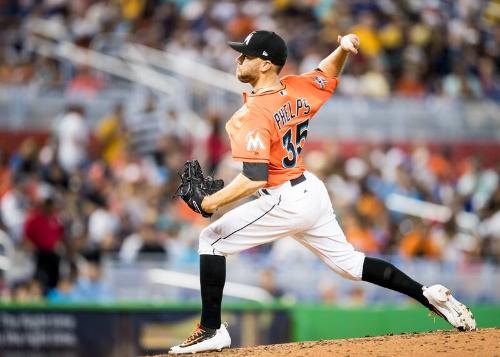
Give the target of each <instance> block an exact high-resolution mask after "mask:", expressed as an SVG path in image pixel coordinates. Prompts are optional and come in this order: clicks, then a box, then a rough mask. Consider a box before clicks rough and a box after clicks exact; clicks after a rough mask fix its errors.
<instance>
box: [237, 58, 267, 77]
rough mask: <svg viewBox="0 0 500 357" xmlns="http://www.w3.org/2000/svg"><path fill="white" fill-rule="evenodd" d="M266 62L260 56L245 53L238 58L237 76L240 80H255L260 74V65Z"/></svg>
mask: <svg viewBox="0 0 500 357" xmlns="http://www.w3.org/2000/svg"><path fill="white" fill-rule="evenodd" d="M263 62H266V61H265V60H263V59H261V58H259V57H251V56H247V55H244V54H243V53H242V54H240V55H239V56H238V58H236V63H237V66H236V77H237V78H238V80H239V81H240V82H243V83H250V82H255V81H256V80H257V79H258V78H259V75H260V66H261V65H262V64H263Z"/></svg>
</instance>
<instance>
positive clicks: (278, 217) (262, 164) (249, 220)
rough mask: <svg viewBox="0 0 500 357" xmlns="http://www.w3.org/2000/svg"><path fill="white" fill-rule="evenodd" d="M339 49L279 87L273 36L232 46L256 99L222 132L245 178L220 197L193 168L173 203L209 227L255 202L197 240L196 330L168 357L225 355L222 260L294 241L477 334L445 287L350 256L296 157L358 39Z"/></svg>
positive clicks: (346, 273)
mask: <svg viewBox="0 0 500 357" xmlns="http://www.w3.org/2000/svg"><path fill="white" fill-rule="evenodd" d="M338 42H339V47H338V48H337V49H336V50H335V51H333V52H332V53H331V54H330V55H328V56H327V57H326V58H325V59H323V60H322V61H321V62H320V63H319V64H318V67H317V68H316V69H314V70H312V71H310V72H307V73H304V74H301V75H291V76H286V77H283V78H280V77H279V73H280V71H281V69H282V67H283V65H284V64H285V61H286V58H287V47H286V44H285V41H284V40H283V39H282V38H281V37H280V36H278V35H277V34H276V33H274V32H269V31H254V32H252V33H250V34H249V35H248V36H247V37H246V38H245V40H244V41H243V42H241V43H240V42H229V46H231V47H232V48H233V49H234V50H236V51H238V52H239V53H240V55H239V56H238V58H237V59H236V63H237V67H236V76H237V77H238V79H239V80H240V81H241V82H244V83H249V84H250V85H251V86H252V88H253V90H252V91H251V92H250V93H244V94H243V106H242V107H241V108H240V109H239V110H238V111H237V112H236V113H234V115H233V116H232V117H231V119H230V120H229V121H228V122H227V124H226V131H227V133H228V135H229V138H230V142H231V151H232V157H233V159H234V160H237V161H241V162H242V163H243V169H242V172H241V173H240V174H239V175H238V176H236V178H234V179H233V181H232V182H231V183H229V184H228V185H227V186H225V187H223V183H221V182H220V180H214V179H213V178H210V177H207V178H204V177H203V173H202V172H201V169H200V168H199V165H198V164H197V162H196V161H190V162H188V163H186V165H185V169H184V173H183V175H182V184H181V186H180V187H179V195H180V196H181V197H182V198H183V199H184V200H185V201H186V202H187V203H188V205H189V206H190V207H191V208H192V209H193V210H195V211H196V212H198V213H200V214H202V215H203V216H205V217H209V216H211V215H212V213H213V212H215V211H216V210H217V209H218V208H219V207H221V206H224V205H227V204H229V203H231V202H234V201H237V200H240V199H242V198H244V197H247V196H249V195H251V194H254V193H257V194H258V195H259V198H258V199H255V200H253V201H250V202H247V203H245V204H242V205H241V206H239V207H237V208H235V209H233V210H231V211H229V212H228V213H226V214H225V215H223V216H222V217H221V218H219V219H218V220H216V221H214V222H212V223H211V224H210V225H209V226H208V227H206V228H205V229H204V230H203V231H202V232H201V234H200V237H199V254H200V283H201V299H202V311H201V321H200V323H199V324H198V326H197V327H196V329H195V330H194V332H193V333H192V334H191V336H189V337H188V338H187V339H186V340H185V341H184V342H183V343H182V344H180V345H178V346H174V347H172V348H171V349H170V350H169V353H170V354H181V353H196V352H201V351H210V350H221V349H223V348H227V347H230V345H231V338H230V336H229V333H228V331H227V329H226V325H225V324H221V303H222V291H223V289H224V282H225V279H226V255H228V254H235V253H239V252H241V251H243V250H245V249H248V248H251V247H254V246H257V245H260V244H264V243H268V242H272V241H274V240H276V239H280V238H284V237H293V238H294V239H296V240H297V241H298V242H300V243H301V244H302V245H304V246H305V247H306V248H308V249H310V250H311V251H312V252H313V253H315V254H316V255H317V256H318V257H319V258H320V259H321V260H322V261H323V262H324V263H325V264H327V265H328V266H329V267H330V268H331V269H332V270H333V271H335V272H336V273H338V274H340V275H342V276H343V277H345V278H347V279H352V280H363V281H367V282H370V283H373V284H377V285H379V286H382V287H385V288H388V289H392V290H395V291H399V292H400V293H403V294H406V295H408V296H410V297H412V298H414V299H416V300H417V301H419V302H420V303H422V304H423V305H424V306H426V307H427V308H429V309H430V310H432V311H434V312H435V313H437V314H438V315H440V316H442V317H443V318H444V319H446V320H447V321H448V322H449V323H450V324H451V325H453V326H454V327H456V328H457V329H459V330H474V329H475V328H476V321H475V320H474V317H473V315H472V314H471V312H470V311H469V309H468V308H467V307H466V306H465V305H463V304H461V303H460V302H458V301H457V300H456V299H455V298H454V297H453V296H452V295H451V292H450V290H449V289H447V288H446V287H444V286H442V285H433V286H430V287H426V286H423V285H422V284H420V283H418V282H416V281H414V280H413V279H411V278H410V277H408V276H407V275H406V274H404V273H403V272H402V271H400V270H399V269H398V268H396V267H395V266H394V265H392V264H390V263H388V262H385V261H383V260H380V259H375V258H370V257H365V255H364V254H363V253H362V252H358V251H356V250H354V248H353V246H352V245H351V244H350V243H349V242H348V241H347V239H346V237H345V235H344V233H343V231H342V229H341V228H340V226H339V224H338V222H337V220H336V217H335V213H334V211H333V208H332V203H331V201H330V197H329V195H328V192H327V190H326V188H325V185H324V184H323V182H322V181H321V180H319V179H318V178H317V177H316V176H315V175H313V174H312V173H310V172H308V171H307V170H306V168H305V167H304V162H303V159H302V156H301V152H302V149H303V148H304V146H305V145H306V142H307V136H308V130H309V125H311V124H313V119H314V115H315V114H316V113H317V111H318V110H319V109H320V108H321V106H322V105H323V104H324V103H325V102H326V101H327V100H328V99H329V98H330V96H331V95H332V94H333V92H334V91H335V88H336V87H337V85H338V78H339V76H340V73H341V72H342V68H343V66H344V63H345V61H346V58H347V56H348V54H349V53H352V54H356V53H357V52H358V48H359V39H358V37H357V36H356V35H353V34H349V35H346V36H343V37H340V36H339V38H338Z"/></svg>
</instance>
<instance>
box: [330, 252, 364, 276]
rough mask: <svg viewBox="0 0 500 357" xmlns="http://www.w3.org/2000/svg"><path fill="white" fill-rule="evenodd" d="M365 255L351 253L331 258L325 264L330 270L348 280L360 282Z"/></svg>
mask: <svg viewBox="0 0 500 357" xmlns="http://www.w3.org/2000/svg"><path fill="white" fill-rule="evenodd" d="M364 260H365V255H364V254H363V253H361V252H357V251H352V252H349V253H348V254H344V255H339V256H335V257H332V259H331V261H330V263H328V262H327V264H328V265H329V266H330V268H331V269H332V270H334V271H335V272H336V273H338V274H340V275H341V276H342V277H344V278H346V279H349V280H361V276H362V275H363V263H364Z"/></svg>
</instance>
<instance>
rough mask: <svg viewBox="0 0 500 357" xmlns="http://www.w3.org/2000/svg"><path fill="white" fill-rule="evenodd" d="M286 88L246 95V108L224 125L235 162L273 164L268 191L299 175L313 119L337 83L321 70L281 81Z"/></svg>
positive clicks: (241, 109)
mask: <svg viewBox="0 0 500 357" xmlns="http://www.w3.org/2000/svg"><path fill="white" fill-rule="evenodd" d="M281 83H282V84H283V86H282V88H281V89H279V90H276V91H272V92H263V93H260V94H248V93H243V101H244V104H243V106H242V107H241V108H240V109H239V110H238V111H237V112H236V113H234V114H233V116H232V117H231V119H230V120H229V121H228V122H227V124H226V131H227V133H228V135H229V139H230V142H231V151H232V156H233V159H235V160H238V161H244V162H262V163H268V164H269V178H268V180H267V187H272V186H276V185H280V184H282V183H284V182H286V181H288V180H291V179H293V178H296V177H298V176H300V175H301V174H302V173H303V172H304V170H305V167H304V162H303V159H302V156H301V155H300V153H301V151H302V149H303V148H304V145H305V142H306V138H307V131H308V125H309V120H310V119H311V118H312V117H313V116H314V115H315V114H316V112H317V111H318V110H319V108H321V106H322V105H323V104H324V103H325V102H326V101H327V100H328V98H330V96H331V95H332V94H333V92H334V90H335V88H336V87H337V79H336V78H329V77H327V76H326V75H325V73H323V72H322V71H320V70H314V71H311V72H307V73H304V74H302V75H293V76H286V77H283V78H282V79H281Z"/></svg>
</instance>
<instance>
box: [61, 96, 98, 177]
mask: <svg viewBox="0 0 500 357" xmlns="http://www.w3.org/2000/svg"><path fill="white" fill-rule="evenodd" d="M84 116H85V111H84V109H83V107H81V106H79V105H71V106H68V108H67V109H66V112H65V113H64V115H63V116H62V118H61V119H60V121H59V122H58V124H57V142H58V150H57V159H58V163H59V165H61V167H62V168H63V169H64V170H65V171H66V172H67V173H74V172H76V171H77V170H78V169H80V168H82V167H83V165H84V164H85V162H86V160H87V157H88V149H89V147H88V145H89V139H90V137H89V129H88V127H87V124H86V123H85V117H84Z"/></svg>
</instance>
